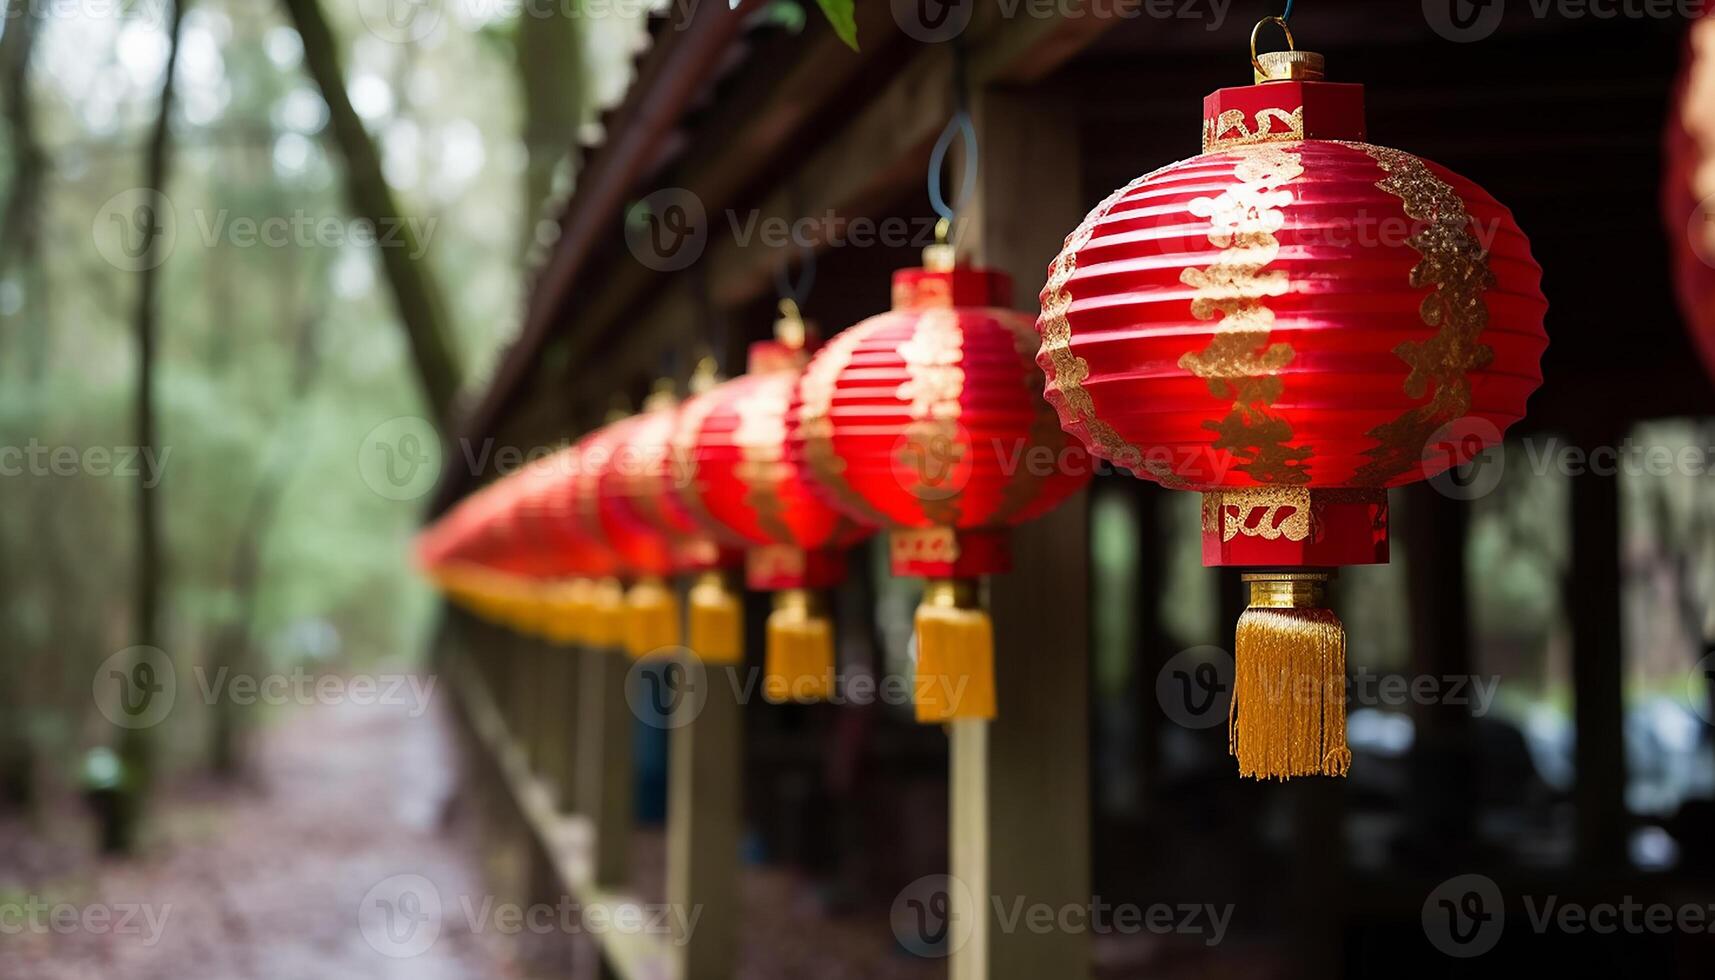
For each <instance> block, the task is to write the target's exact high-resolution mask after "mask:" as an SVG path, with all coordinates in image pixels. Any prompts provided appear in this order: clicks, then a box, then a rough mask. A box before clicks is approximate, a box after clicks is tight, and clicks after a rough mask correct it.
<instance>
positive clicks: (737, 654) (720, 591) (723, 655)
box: [690, 571, 744, 664]
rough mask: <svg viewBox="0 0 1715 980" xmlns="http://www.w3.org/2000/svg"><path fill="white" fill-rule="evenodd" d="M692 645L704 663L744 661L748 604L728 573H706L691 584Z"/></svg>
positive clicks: (735, 662) (693, 650) (694, 651)
mask: <svg viewBox="0 0 1715 980" xmlns="http://www.w3.org/2000/svg"><path fill="white" fill-rule="evenodd" d="M690 634H691V635H690V640H691V643H690V647H691V651H692V652H693V653H695V654H696V655H697V656H698V658H700V659H701V660H702V661H703V662H704V663H710V664H737V663H743V662H744V603H743V602H742V601H741V600H740V597H739V595H738V593H737V592H735V591H733V589H732V587H731V585H729V584H728V582H727V576H726V573H724V572H718V571H709V572H704V573H703V574H702V575H701V576H700V577H699V578H698V579H697V584H695V585H693V586H691V614H690Z"/></svg>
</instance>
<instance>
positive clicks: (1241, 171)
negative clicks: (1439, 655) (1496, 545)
mask: <svg viewBox="0 0 1715 980" xmlns="http://www.w3.org/2000/svg"><path fill="white" fill-rule="evenodd" d="M1275 22H1276V23H1280V24H1281V26H1282V28H1284V27H1285V25H1284V23H1283V22H1280V21H1278V20H1277V19H1276V20H1275ZM1265 23H1266V22H1265ZM1261 26H1262V25H1260V24H1259V25H1258V27H1259V28H1260V27H1261ZM1288 43H1289V44H1290V43H1291V35H1290V34H1288ZM1254 48H1255V34H1254V33H1253V34H1252V49H1253V61H1254V62H1255V63H1256V69H1257V84H1255V85H1251V86H1245V87H1240V88H1228V89H1221V90H1219V91H1217V92H1215V93H1214V94H1212V95H1210V96H1209V97H1208V98H1207V99H1206V100H1205V101H1204V107H1203V116H1204V119H1203V149H1204V152H1203V153H1202V154H1201V155H1200V156H1196V157H1192V158H1191V159H1188V160H1183V161H1181V162H1179V163H1175V164H1172V165H1171V166H1168V167H1164V168H1162V169H1160V170H1157V171H1155V172H1153V173H1150V174H1146V175H1145V176H1142V177H1139V178H1138V179H1137V180H1134V181H1132V182H1131V183H1130V184H1128V185H1126V186H1125V187H1122V188H1120V189H1119V190H1118V191H1116V192H1114V193H1113V194H1112V195H1111V196H1109V197H1108V198H1107V200H1105V201H1103V202H1102V203H1101V204H1100V205H1098V206H1097V207H1096V209H1095V210H1094V211H1092V212H1090V214H1089V216H1088V217H1086V218H1085V219H1084V221H1083V223H1082V224H1080V225H1079V226H1078V228H1077V229H1076V230H1075V231H1073V232H1072V234H1071V235H1069V236H1068V237H1067V239H1066V245H1065V249H1064V251H1062V252H1061V253H1060V256H1059V257H1058V258H1057V259H1055V260H1054V262H1053V264H1052V265H1051V266H1050V268H1049V277H1048V283H1047V286H1046V287H1045V288H1044V289H1043V291H1042V315H1041V318H1040V319H1039V320H1038V321H1037V329H1038V330H1039V331H1040V333H1041V335H1042V347H1041V352H1040V354H1039V356H1038V360H1039V362H1040V364H1041V365H1042V368H1043V370H1044V372H1046V374H1047V378H1048V386H1047V389H1046V393H1047V396H1048V400H1049V401H1050V402H1052V403H1053V404H1054V406H1055V408H1056V409H1058V411H1059V413H1060V418H1061V422H1062V424H1063V425H1064V426H1065V427H1066V429H1067V431H1069V432H1072V433H1074V434H1076V435H1077V436H1078V437H1079V438H1080V439H1082V440H1083V441H1084V442H1085V443H1086V444H1087V445H1088V446H1089V447H1090V449H1091V450H1092V451H1093V452H1095V453H1096V454H1098V455H1100V456H1102V457H1104V458H1106V459H1109V460H1112V461H1113V462H1115V463H1118V464H1120V465H1122V466H1125V467H1127V468H1129V469H1131V470H1132V471H1133V472H1134V473H1136V474H1137V475H1139V476H1144V477H1147V478H1149V479H1153V480H1156V481H1159V482H1160V483H1162V484H1163V485H1165V486H1168V487H1173V488H1179V489H1189V490H1197V491H1201V492H1202V493H1203V494H1204V498H1203V500H1204V503H1203V560H1204V564H1207V565H1242V566H1251V567H1256V568H1258V569H1259V570H1258V571H1257V572H1256V573H1254V574H1249V575H1246V576H1245V578H1246V579H1247V580H1248V581H1249V582H1250V588H1251V604H1250V608H1249V609H1248V610H1247V611H1246V612H1245V613H1244V614H1243V616H1242V617H1241V618H1240V620H1239V624H1238V635H1237V642H1236V645H1235V655H1236V661H1237V674H1236V677H1235V686H1234V691H1233V706H1232V719H1231V722H1230V726H1229V728H1230V733H1229V737H1230V741H1231V747H1232V751H1233V754H1234V755H1235V756H1236V757H1237V759H1238V763H1239V770H1240V772H1241V773H1242V774H1243V775H1247V776H1257V777H1269V776H1276V777H1281V778H1285V777H1288V776H1295V775H1303V774H1313V773H1323V774H1331V775H1336V774H1344V773H1345V771H1346V769H1347V767H1348V765H1349V764H1350V760H1351V753H1350V752H1349V751H1348V750H1347V748H1346V741H1345V687H1344V685H1345V676H1344V669H1345V668H1344V665H1345V633H1344V629H1343V627H1342V626H1341V624H1340V621H1339V620H1338V619H1337V618H1336V617H1335V616H1334V614H1333V613H1332V612H1330V611H1329V610H1327V609H1326V608H1324V606H1325V595H1326V588H1327V582H1328V580H1329V578H1330V571H1329V570H1330V569H1332V568H1333V567H1335V566H1339V565H1350V564H1367V563H1376V562H1385V561H1386V560H1387V557H1388V555H1387V548H1388V537H1387V494H1386V488H1388V487H1393V486H1398V485H1400V484H1404V483H1409V482H1412V481H1415V480H1422V479H1426V478H1429V477H1433V476H1435V475H1437V474H1438V473H1440V472H1441V471H1442V470H1444V469H1446V468H1447V466H1448V465H1449V464H1450V463H1455V462H1463V461H1466V460H1468V459H1469V458H1470V457H1471V456H1473V455H1475V453H1477V452H1479V451H1481V449H1482V448H1483V447H1484V446H1485V445H1487V444H1489V443H1491V442H1493V441H1495V440H1496V439H1498V438H1499V435H1500V433H1501V432H1502V431H1504V430H1505V429H1506V428H1507V426H1509V425H1511V424H1512V423H1513V422H1515V421H1517V420H1518V419H1519V418H1520V417H1521V416H1523V414H1524V408H1525V400H1526V398H1527V397H1528V396H1529V395H1530V393H1531V392H1532V391H1533V390H1535V389H1536V387H1537V385H1538V384H1539V383H1540V382H1541V372H1540V368H1539V362H1540V360H1541V355H1542V352H1543V349H1544V348H1545V347H1546V345H1547V336H1546V334H1545V333H1544V332H1543V316H1544V313H1545V312H1546V309H1547V303H1546V301H1545V300H1544V298H1543V295H1542V291H1541V288H1540V281H1541V277H1542V271H1541V269H1540V268H1539V267H1538V266H1537V264H1536V262H1535V261H1534V260H1533V259H1532V258H1531V255H1530V244H1529V242H1528V241H1527V240H1526V238H1525V236H1524V233H1523V232H1522V231H1520V230H1519V228H1518V226H1517V225H1516V224H1515V223H1514V221H1513V218H1512V215H1511V214H1510V213H1509V212H1508V211H1507V209H1506V208H1504V207H1503V206H1501V205H1500V204H1499V203H1498V202H1496V201H1495V200H1494V198H1492V197H1490V196H1489V195H1488V194H1487V193H1486V192H1484V191H1483V189H1482V188H1480V187H1478V186H1477V185H1476V184H1473V183H1471V182H1470V181H1468V180H1466V179H1464V178H1462V177H1459V176H1457V175H1456V174H1453V173H1451V172H1449V171H1447V170H1446V169H1445V168H1442V167H1440V166H1438V165H1436V164H1433V163H1430V162H1427V161H1425V160H1422V159H1420V158H1418V157H1416V156H1413V155H1411V154H1409V153H1405V152H1402V151H1400V150H1393V149H1388V148H1385V147H1380V146H1371V145H1369V144H1366V143H1363V142H1361V141H1362V140H1363V138H1364V112H1363V98H1364V95H1363V87H1362V86H1359V85H1350V84H1330V83H1327V82H1323V81H1321V80H1320V79H1321V65H1322V60H1321V58H1320V56H1318V55H1314V54H1310V53H1308V52H1300V51H1286V52H1275V53H1273V54H1268V55H1264V56H1262V58H1261V59H1257V58H1256V57H1255V54H1254ZM1449 433H1451V435H1449Z"/></svg>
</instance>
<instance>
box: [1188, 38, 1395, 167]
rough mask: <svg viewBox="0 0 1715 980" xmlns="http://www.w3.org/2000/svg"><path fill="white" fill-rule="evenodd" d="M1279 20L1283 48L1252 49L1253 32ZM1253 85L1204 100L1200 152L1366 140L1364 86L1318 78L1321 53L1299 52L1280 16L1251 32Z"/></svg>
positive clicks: (1253, 44) (1222, 90)
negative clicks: (1295, 142)
mask: <svg viewBox="0 0 1715 980" xmlns="http://www.w3.org/2000/svg"><path fill="white" fill-rule="evenodd" d="M1270 23H1273V24H1278V25H1279V26H1280V29H1281V31H1282V32H1284V33H1285V34H1286V43H1287V46H1288V50H1286V51H1270V52H1268V53H1267V54H1262V55H1259V54H1257V53H1256V41H1257V33H1258V32H1259V31H1261V30H1262V28H1263V27H1264V26H1265V25H1267V24H1270ZM1251 65H1252V66H1253V67H1254V68H1255V69H1256V71H1255V78H1256V84H1255V85H1238V86H1234V87H1232V88H1223V89H1216V90H1215V91H1214V92H1211V93H1209V95H1208V96H1207V97H1205V98H1204V99H1203V152H1204V153H1209V152H1213V151H1216V150H1226V149H1231V148H1232V147H1235V146H1249V145H1251V144H1255V143H1282V142H1288V141H1292V140H1355V141H1358V142H1362V141H1363V139H1364V87H1363V86H1362V85H1354V84H1351V83H1339V82H1325V81H1323V80H1322V56H1321V55H1319V54H1316V53H1315V52H1313V51H1299V50H1298V49H1297V48H1296V47H1295V46H1294V45H1293V40H1292V31H1291V30H1290V29H1288V28H1287V26H1286V22H1285V21H1284V20H1281V19H1280V18H1278V17H1265V18H1263V20H1262V21H1260V22H1259V23H1258V24H1257V26H1256V29H1255V30H1253V31H1251Z"/></svg>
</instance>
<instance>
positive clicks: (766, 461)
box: [733, 384, 792, 541]
mask: <svg viewBox="0 0 1715 980" xmlns="http://www.w3.org/2000/svg"><path fill="white" fill-rule="evenodd" d="M779 399H780V392H778V391H776V390H772V389H770V388H768V387H766V386H764V385H760V384H759V385H755V386H753V389H752V390H751V391H748V392H746V393H745V394H743V395H741V396H740V397H739V398H737V399H736V400H735V401H734V402H733V413H734V414H735V415H737V416H738V425H737V427H736V428H735V429H734V430H733V441H734V442H735V443H737V444H738V448H739V453H740V454H741V457H742V458H741V460H740V462H739V464H738V466H737V467H736V468H735V475H737V477H738V478H739V480H740V481H741V482H743V483H744V485H745V494H744V502H745V504H746V505H748V506H749V507H750V509H751V510H752V511H753V512H754V513H755V514H756V523H757V524H758V526H760V527H761V528H762V531H763V533H765V534H767V535H768V536H769V537H770V538H772V539H774V540H775V541H790V540H792V529H791V528H790V527H789V526H787V523H786V504H785V502H784V501H782V500H781V498H780V485H781V484H782V483H784V482H785V481H786V479H787V477H788V476H789V475H790V470H789V468H788V467H787V465H786V461H785V459H784V446H785V443H786V418H785V416H784V415H783V414H782V413H781V412H780V411H779Z"/></svg>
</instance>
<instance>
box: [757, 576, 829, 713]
mask: <svg viewBox="0 0 1715 980" xmlns="http://www.w3.org/2000/svg"><path fill="white" fill-rule="evenodd" d="M764 670H765V676H764V679H763V682H762V691H763V695H764V696H765V697H767V698H768V700H770V701H775V702H779V701H825V700H827V699H828V698H829V697H832V696H833V692H834V625H833V623H831V622H829V620H828V610H827V605H826V603H825V602H824V601H823V599H822V596H820V595H818V594H817V593H815V592H812V591H810V590H809V589H782V590H781V591H779V592H776V593H774V611H773V612H772V613H769V615H768V650H767V655H766V657H765V658H764Z"/></svg>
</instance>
